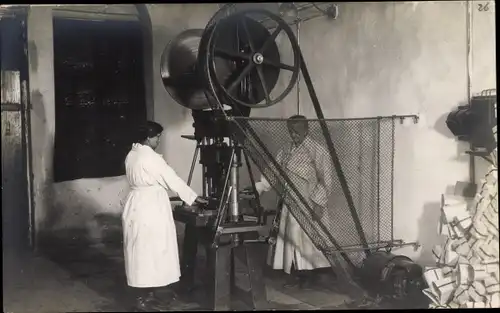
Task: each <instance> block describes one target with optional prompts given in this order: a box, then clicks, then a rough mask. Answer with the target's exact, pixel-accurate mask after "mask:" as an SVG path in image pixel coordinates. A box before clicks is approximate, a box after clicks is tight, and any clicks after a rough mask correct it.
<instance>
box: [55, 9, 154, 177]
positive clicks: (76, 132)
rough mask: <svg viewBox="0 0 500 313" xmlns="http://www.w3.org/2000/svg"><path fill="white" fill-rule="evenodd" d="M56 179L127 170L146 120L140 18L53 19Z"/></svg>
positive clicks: (98, 175) (107, 174)
mask: <svg viewBox="0 0 500 313" xmlns="http://www.w3.org/2000/svg"><path fill="white" fill-rule="evenodd" d="M53 25H54V79H55V84H54V85H55V105H56V133H55V151H54V180H55V181H56V182H60V181H67V180H74V179H79V178H100V177H110V176H120V175H124V174H125V169H124V160H125V157H126V155H127V153H128V151H129V150H130V148H131V144H132V142H133V141H134V139H135V138H134V131H135V130H136V129H137V126H138V125H139V124H140V123H142V122H143V121H145V120H146V104H145V92H144V90H145V86H144V70H143V68H144V67H143V39H142V29H141V25H140V23H139V22H137V21H91V20H74V19H62V18H55V19H54V24H53Z"/></svg>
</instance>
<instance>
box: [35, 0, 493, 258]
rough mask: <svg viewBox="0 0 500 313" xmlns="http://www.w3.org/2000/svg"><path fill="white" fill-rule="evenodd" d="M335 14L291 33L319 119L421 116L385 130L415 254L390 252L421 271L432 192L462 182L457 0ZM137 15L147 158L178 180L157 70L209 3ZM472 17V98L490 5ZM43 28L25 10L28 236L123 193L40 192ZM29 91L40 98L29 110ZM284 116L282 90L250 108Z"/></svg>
mask: <svg viewBox="0 0 500 313" xmlns="http://www.w3.org/2000/svg"><path fill="white" fill-rule="evenodd" d="M339 7H340V16H339V18H338V19H337V20H335V21H328V20H326V19H322V18H319V19H316V20H311V21H308V22H306V23H304V24H302V26H301V31H300V44H301V48H302V51H303V54H304V57H305V59H306V62H307V66H308V68H309V71H310V73H311V76H312V79H313V81H314V86H315V88H316V92H317V94H318V97H319V99H320V102H321V104H322V107H323V111H324V113H325V115H326V117H327V118H337V117H363V116H379V115H392V114H419V115H420V116H421V119H420V121H419V123H418V124H417V125H413V124H410V125H406V126H400V125H399V124H397V129H396V133H397V139H396V159H395V167H396V170H395V178H394V179H395V190H394V192H395V196H394V205H395V212H394V214H395V215H394V217H395V237H396V238H400V239H404V240H405V241H416V240H419V241H420V242H421V243H422V244H423V245H424V247H423V249H421V250H419V251H417V252H413V251H411V249H409V248H408V249H402V250H400V251H399V252H403V253H405V254H407V255H409V256H410V257H415V258H420V259H421V261H422V262H429V261H430V254H429V253H430V249H431V248H432V245H433V244H434V243H436V242H437V240H438V238H437V235H435V232H436V228H437V222H438V216H439V199H440V194H441V193H444V192H445V191H446V188H447V187H448V186H449V185H454V184H455V182H456V181H459V180H460V181H466V180H467V178H468V165H467V158H463V157H461V156H460V153H461V151H463V150H464V148H465V147H463V146H460V145H459V144H457V142H456V141H455V139H454V138H453V136H452V135H451V134H450V133H449V131H448V130H447V129H446V126H444V124H443V123H444V118H445V117H446V115H447V114H448V112H450V111H451V110H452V109H453V108H455V107H456V106H457V105H458V104H460V103H463V102H464V101H466V100H467V79H466V78H467V76H466V75H467V71H466V57H467V54H466V32H467V30H466V23H465V17H466V7H465V2H463V1H457V2H452V1H448V2H414V3H412V2H398V3H390V2H380V3H341V4H339ZM148 9H149V12H150V15H151V21H152V25H153V56H154V60H153V62H154V63H153V64H154V65H155V67H154V78H153V81H154V86H153V89H154V99H155V103H154V112H155V120H156V121H158V122H160V123H161V124H162V125H163V126H164V127H165V134H164V136H162V142H161V146H160V151H159V152H160V153H163V154H164V156H165V158H166V160H167V161H168V162H169V163H170V164H171V165H172V166H173V168H174V169H175V170H176V171H177V172H178V173H179V175H180V176H181V177H183V178H187V176H188V173H189V167H190V164H191V158H192V156H193V152H194V142H192V141H188V140H185V139H181V138H180V135H183V134H192V133H193V129H192V127H191V124H192V119H191V114H190V112H189V111H188V110H186V109H184V108H183V107H181V106H180V105H178V104H176V103H175V102H174V100H172V99H171V97H170V96H169V95H168V93H167V92H166V91H165V89H164V88H163V85H162V82H161V79H160V73H159V62H160V57H161V53H162V51H163V49H164V47H165V46H166V45H167V43H168V42H169V41H170V40H171V39H173V38H174V37H175V36H176V35H177V34H178V33H180V32H181V31H182V30H184V29H187V28H204V26H205V24H206V23H207V21H208V20H209V18H210V17H211V16H212V14H213V13H214V12H215V11H216V10H217V5H216V4H186V5H181V4H168V5H167V4H150V5H148ZM473 12H474V18H473V41H472V53H473V54H472V57H473V62H472V73H471V83H472V90H473V92H479V91H481V90H483V89H486V88H494V87H495V86H496V71H495V39H494V38H495V22H494V21H495V20H494V10H493V2H491V3H490V11H488V12H478V11H477V7H476V6H473ZM49 21H50V22H49ZM50 25H51V15H50V8H36V14H35V10H34V9H32V14H31V15H30V21H29V23H28V28H29V39H30V42H33V43H35V44H36V46H37V53H35V54H32V53H31V52H30V61H31V63H34V62H38V69H34V68H33V65H32V68H31V71H32V82H31V86H30V88H31V91H32V99H33V102H34V109H33V113H32V114H33V121H34V122H33V123H34V125H33V127H32V129H33V136H34V140H33V145H34V155H35V156H37V155H39V156H40V159H37V158H34V163H35V164H34V165H35V166H34V179H35V184H34V185H35V205H36V209H35V213H36V220H37V227H38V229H40V228H41V227H42V225H43V223H42V222H43V221H47V220H50V218H48V217H50V216H49V212H53V213H52V215H55V216H56V217H57V218H54V219H53V220H56V221H57V222H53V223H49V224H48V225H50V227H51V228H54V227H55V228H57V227H61V228H69V227H73V226H74V227H77V226H82V225H88V224H92V221H91V218H92V217H91V216H95V214H96V212H112V213H113V212H114V213H115V214H117V215H118V214H119V212H120V208H121V203H122V202H123V199H124V197H125V196H126V193H127V188H128V186H127V183H126V181H125V180H124V179H123V177H118V178H108V179H82V180H78V181H74V182H67V183H59V184H55V186H54V188H52V184H51V183H50V182H51V172H52V170H51V166H52V161H51V158H52V145H53V132H54V125H55V124H54V91H53V88H54V87H53V86H54V85H53V69H52V64H53V62H52V58H53V52H52V42H51V40H52V39H51V37H52V28H51V26H50ZM39 29H43V30H44V31H43V32H39V31H38V30H39ZM283 53H285V54H286V51H284V52H283ZM35 60H36V61H35ZM300 89H301V91H302V92H301V95H300V102H301V113H302V114H305V115H307V116H310V117H314V111H313V109H312V106H311V104H310V100H309V99H308V94H307V93H306V92H305V90H306V87H305V85H304V83H303V81H302V82H301V86H300ZM37 90H38V91H40V93H41V94H42V95H43V101H39V103H40V104H38V106H37V105H36V101H35V99H36V97H34V94H35V92H36V91H37ZM295 113H297V112H296V97H295V91H294V92H293V93H292V94H291V95H290V96H289V97H287V99H285V101H283V103H281V104H278V105H276V106H273V107H271V108H268V109H262V110H258V111H257V110H255V111H254V114H253V115H254V116H275V117H286V116H289V115H291V114H295ZM200 176H201V174H200V172H199V168H198V167H197V170H196V171H195V173H194V179H193V187H194V189H195V190H197V191H200V188H201V181H200V180H199V177H200ZM51 190H52V193H51ZM51 194H54V196H51ZM78 199H80V201H79V200H78ZM89 212H90V213H89ZM63 216H64V218H62V217H63ZM89 220H90V222H89ZM86 227H91V226H86Z"/></svg>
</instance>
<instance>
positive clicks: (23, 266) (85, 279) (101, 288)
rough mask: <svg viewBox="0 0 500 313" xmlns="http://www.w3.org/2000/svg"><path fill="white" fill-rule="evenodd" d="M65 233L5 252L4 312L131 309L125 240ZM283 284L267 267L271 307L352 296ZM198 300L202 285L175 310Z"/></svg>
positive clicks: (307, 306) (311, 305) (329, 303)
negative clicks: (11, 254)
mask: <svg viewBox="0 0 500 313" xmlns="http://www.w3.org/2000/svg"><path fill="white" fill-rule="evenodd" d="M65 238H69V239H66V240H62V239H59V240H58V242H57V244H51V245H44V246H43V251H44V253H43V255H42V256H38V257H31V258H25V259H24V260H18V259H17V260H16V259H13V258H10V259H9V258H6V257H4V276H3V277H4V312H26V313H29V312H82V311H86V312H106V311H130V310H131V307H132V305H133V302H132V301H131V300H133V297H132V295H131V294H130V290H129V289H128V287H127V285H126V280H125V273H124V265H123V257H122V255H123V251H122V246H121V243H120V242H119V241H118V242H117V241H116V240H113V241H108V242H104V243H98V244H92V245H90V244H89V243H88V242H83V241H81V240H78V239H77V238H76V237H74V236H65ZM200 263H203V262H200ZM200 271H203V268H202V267H201V266H200ZM237 272H238V270H237ZM197 276H199V277H202V274H200V275H197ZM237 280H238V278H237ZM283 283H284V277H283V275H280V273H279V272H277V271H266V275H265V284H266V291H267V297H268V301H269V309H280V310H284V309H292V310H298V309H300V310H315V309H334V308H341V306H342V304H343V303H344V301H348V300H349V298H348V297H347V296H346V295H343V294H341V293H340V292H338V290H337V291H334V290H328V289H326V288H322V289H318V290H311V291H304V290H300V289H285V288H283V287H282V286H283ZM200 303H203V288H199V289H198V291H197V292H196V291H195V292H193V294H191V295H190V296H188V297H186V296H184V297H180V299H178V300H177V301H175V302H174V303H173V304H172V310H201V309H203V308H202V307H201V305H200ZM339 306H340V307H339ZM378 308H380V307H378ZM242 309H245V308H243V307H242Z"/></svg>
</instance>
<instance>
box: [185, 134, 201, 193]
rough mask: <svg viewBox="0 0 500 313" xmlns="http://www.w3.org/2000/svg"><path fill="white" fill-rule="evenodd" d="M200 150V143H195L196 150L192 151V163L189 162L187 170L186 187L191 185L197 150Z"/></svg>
mask: <svg viewBox="0 0 500 313" xmlns="http://www.w3.org/2000/svg"><path fill="white" fill-rule="evenodd" d="M199 149H200V141H197V142H196V148H195V149H194V156H193V161H191V168H190V169H189V176H188V181H187V185H188V186H190V185H191V180H192V179H193V172H194V167H195V165H196V159H197V158H198V150H199Z"/></svg>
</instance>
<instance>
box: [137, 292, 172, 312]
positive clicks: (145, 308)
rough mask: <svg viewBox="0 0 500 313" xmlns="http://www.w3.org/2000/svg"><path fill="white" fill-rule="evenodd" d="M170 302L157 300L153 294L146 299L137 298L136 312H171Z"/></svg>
mask: <svg viewBox="0 0 500 313" xmlns="http://www.w3.org/2000/svg"><path fill="white" fill-rule="evenodd" d="M168 304H169V302H164V301H161V300H159V299H157V298H156V297H155V296H154V295H153V294H148V296H146V297H137V301H136V307H135V308H136V312H166V311H169V309H170V308H169V306H168Z"/></svg>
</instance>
